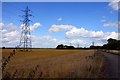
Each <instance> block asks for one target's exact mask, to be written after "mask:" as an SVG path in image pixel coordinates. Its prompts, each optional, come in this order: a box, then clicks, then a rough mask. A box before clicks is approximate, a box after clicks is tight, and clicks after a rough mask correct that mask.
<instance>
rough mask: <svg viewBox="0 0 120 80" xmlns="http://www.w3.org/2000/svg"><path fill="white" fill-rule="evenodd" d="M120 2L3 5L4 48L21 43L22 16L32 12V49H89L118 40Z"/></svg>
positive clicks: (0, 28) (0, 27) (0, 30)
mask: <svg viewBox="0 0 120 80" xmlns="http://www.w3.org/2000/svg"><path fill="white" fill-rule="evenodd" d="M117 5H118V4H117V2H3V3H2V22H1V23H0V32H1V33H2V36H1V38H2V39H1V42H2V46H6V47H15V46H17V45H18V44H19V42H20V35H21V27H22V22H21V21H20V20H23V18H22V15H24V12H23V11H22V10H25V8H26V7H27V6H28V7H29V9H30V10H31V12H30V14H32V15H33V16H32V17H30V19H31V22H30V29H31V38H32V47H39V48H55V47H56V46H57V45H58V44H65V45H73V46H75V47H78V44H79V47H89V46H90V45H91V44H92V42H94V43H95V45H96V46H98V45H99V46H101V45H103V44H106V43H107V39H109V38H114V39H117V38H118V9H119V8H118V6H117Z"/></svg>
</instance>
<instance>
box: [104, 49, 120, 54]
mask: <svg viewBox="0 0 120 80" xmlns="http://www.w3.org/2000/svg"><path fill="white" fill-rule="evenodd" d="M103 51H105V52H108V53H112V54H117V55H120V50H103Z"/></svg>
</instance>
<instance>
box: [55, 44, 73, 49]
mask: <svg viewBox="0 0 120 80" xmlns="http://www.w3.org/2000/svg"><path fill="white" fill-rule="evenodd" d="M56 49H74V46H67V45H63V44H60V45H58V46H57V47H56Z"/></svg>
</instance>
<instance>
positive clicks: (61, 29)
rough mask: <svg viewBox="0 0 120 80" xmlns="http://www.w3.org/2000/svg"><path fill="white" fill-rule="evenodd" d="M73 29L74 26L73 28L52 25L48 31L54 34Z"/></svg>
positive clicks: (70, 26)
mask: <svg viewBox="0 0 120 80" xmlns="http://www.w3.org/2000/svg"><path fill="white" fill-rule="evenodd" d="M73 27H74V26H72V25H52V26H51V28H50V29H49V30H48V31H49V32H50V33H54V32H60V31H66V30H71V29H72V28H73Z"/></svg>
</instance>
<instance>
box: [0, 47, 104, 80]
mask: <svg viewBox="0 0 120 80" xmlns="http://www.w3.org/2000/svg"><path fill="white" fill-rule="evenodd" d="M11 51H12V50H10V49H3V52H2V53H3V54H2V55H3V57H5V58H7V56H9V54H10V52H11ZM103 62H104V59H103V57H102V56H101V55H100V54H98V53H97V52H96V51H94V50H56V49H34V50H33V51H32V52H16V54H15V56H13V57H12V58H11V59H10V61H9V63H8V64H7V66H6V67H5V70H4V71H3V77H6V76H8V77H11V78H29V77H31V78H64V77H67V78H98V77H99V74H100V71H101V67H102V66H103Z"/></svg>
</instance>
